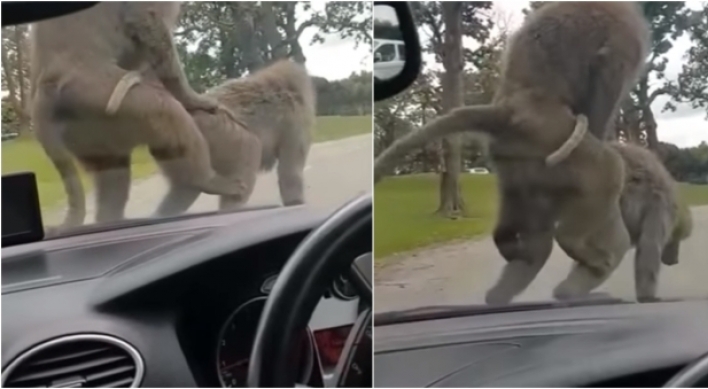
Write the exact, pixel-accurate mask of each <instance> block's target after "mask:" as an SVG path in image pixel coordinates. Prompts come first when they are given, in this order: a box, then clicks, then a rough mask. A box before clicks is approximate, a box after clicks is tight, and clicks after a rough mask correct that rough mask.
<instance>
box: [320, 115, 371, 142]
mask: <svg viewBox="0 0 708 389" xmlns="http://www.w3.org/2000/svg"><path fill="white" fill-rule="evenodd" d="M362 134H371V116H370V115H369V116H320V117H318V118H317V125H316V128H315V140H314V141H315V143H316V142H325V141H328V140H336V139H342V138H347V137H350V136H354V135H362Z"/></svg>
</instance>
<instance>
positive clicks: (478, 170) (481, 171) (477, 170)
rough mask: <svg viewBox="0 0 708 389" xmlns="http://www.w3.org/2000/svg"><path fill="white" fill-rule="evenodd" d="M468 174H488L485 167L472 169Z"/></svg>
mask: <svg viewBox="0 0 708 389" xmlns="http://www.w3.org/2000/svg"><path fill="white" fill-rule="evenodd" d="M468 172H469V173H471V174H489V170H488V169H487V168H485V167H473V168H472V169H470V170H468Z"/></svg>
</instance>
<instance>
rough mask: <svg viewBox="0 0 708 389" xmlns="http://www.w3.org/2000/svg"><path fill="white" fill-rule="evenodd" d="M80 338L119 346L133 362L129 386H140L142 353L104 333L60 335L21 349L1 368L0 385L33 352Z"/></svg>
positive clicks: (142, 367) (143, 365)
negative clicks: (133, 373)
mask: <svg viewBox="0 0 708 389" xmlns="http://www.w3.org/2000/svg"><path fill="white" fill-rule="evenodd" d="M82 340H94V341H101V342H106V343H110V344H112V345H114V346H117V347H120V348H121V349H123V350H125V351H126V352H127V353H128V354H129V355H130V356H131V357H132V358H133V361H134V362H135V378H134V379H133V382H132V383H131V384H130V387H131V388H137V387H139V386H140V384H141V383H142V381H143V378H144V376H145V362H144V361H143V357H142V355H140V352H139V351H138V350H137V349H136V348H135V347H133V345H131V344H130V343H128V342H126V341H125V340H123V339H120V338H118V337H116V336H113V335H105V334H90V333H85V334H73V335H65V336H61V337H59V338H55V339H51V340H48V341H44V342H42V343H39V344H37V345H35V346H33V347H30V348H29V349H27V350H25V351H23V352H22V353H21V354H20V355H19V356H17V357H16V358H15V359H14V360H13V361H12V362H10V363H9V364H8V365H7V367H5V368H4V369H3V372H2V386H5V380H6V379H7V378H8V377H10V375H11V374H12V372H13V371H14V370H15V369H16V368H17V366H19V365H20V364H21V363H22V362H25V361H26V360H27V359H29V358H30V357H31V356H33V355H34V354H36V353H38V352H40V351H44V350H46V349H48V348H50V347H54V346H57V345H60V344H62V343H67V342H75V341H82Z"/></svg>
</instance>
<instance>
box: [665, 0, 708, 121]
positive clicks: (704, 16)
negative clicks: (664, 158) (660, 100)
mask: <svg viewBox="0 0 708 389" xmlns="http://www.w3.org/2000/svg"><path fill="white" fill-rule="evenodd" d="M688 26H689V27H688V33H689V36H690V38H691V48H690V49H689V50H688V53H687V54H686V56H685V58H686V60H687V61H686V63H685V64H684V65H683V69H682V71H681V74H680V75H679V78H678V83H677V85H676V87H675V89H674V90H672V92H673V93H672V94H673V96H674V98H675V100H676V101H678V102H681V103H686V102H689V103H690V104H691V106H692V107H693V108H703V109H705V111H706V118H708V3H705V2H704V3H703V8H702V9H701V10H699V11H694V12H692V13H691V14H690V15H689V23H688ZM668 109H671V110H673V109H675V107H674V106H673V105H669V106H668Z"/></svg>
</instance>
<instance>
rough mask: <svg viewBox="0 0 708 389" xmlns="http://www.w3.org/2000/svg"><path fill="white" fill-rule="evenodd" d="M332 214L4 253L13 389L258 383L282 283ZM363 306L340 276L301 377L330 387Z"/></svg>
mask: <svg viewBox="0 0 708 389" xmlns="http://www.w3.org/2000/svg"><path fill="white" fill-rule="evenodd" d="M326 216H327V215H326V214H323V213H318V212H315V211H313V210H310V209H308V208H306V207H288V208H277V209H264V210H253V211H247V212H236V213H232V214H214V215H211V216H202V217H193V216H192V217H184V218H177V219H176V220H174V221H166V222H160V223H153V224H150V225H138V226H135V227H130V228H122V229H119V230H108V231H103V232H97V233H92V234H85V235H77V236H73V237H65V238H61V239H54V240H48V241H43V242H37V243H33V244H27V245H22V246H16V247H11V248H7V249H3V258H2V270H3V271H2V286H3V291H2V293H3V296H2V303H3V308H2V311H3V312H2V314H3V322H2V336H3V342H2V365H3V386H6V387H28V386H45V387H49V386H57V385H62V386H66V385H68V386H93V387H96V386H109V387H129V386H131V385H136V386H146V387H195V386H206V387H219V386H224V387H234V386H244V385H245V377H246V374H247V368H248V362H249V361H248V358H249V356H250V350H251V347H252V344H253V339H254V336H255V331H256V326H257V324H258V320H259V318H260V313H261V310H262V309H263V304H264V302H265V300H266V298H267V296H268V293H269V292H270V288H272V286H273V284H274V282H275V280H276V278H277V275H278V272H279V271H280V269H281V268H282V266H283V265H284V264H285V262H286V261H287V259H288V258H289V257H290V255H291V253H292V252H293V251H294V250H295V248H296V247H297V245H298V244H299V243H300V242H301V241H302V240H303V239H304V237H305V236H306V235H307V234H308V233H309V232H310V231H311V230H312V229H313V228H315V227H317V226H318V225H319V224H321V223H322V222H323V221H324V220H325V219H326ZM362 246H363V245H362ZM370 250H371V247H368V246H366V247H361V250H360V251H357V252H351V253H346V255H351V256H352V259H353V258H355V257H357V256H359V255H362V254H366V253H367V252H370ZM363 309H364V307H362V306H361V304H360V302H359V298H358V296H357V295H356V293H354V290H353V289H352V285H351V284H350V283H349V282H348V280H347V278H346V276H344V275H342V276H340V277H337V278H336V280H335V281H334V282H333V283H332V285H331V287H329V289H328V290H327V291H326V293H325V294H324V295H323V297H322V299H321V300H320V302H319V304H318V306H317V308H316V309H315V312H314V313H313V315H312V318H311V319H310V322H309V327H308V329H307V331H306V332H305V333H303V334H302V338H301V339H302V342H301V343H300V345H298V347H297V349H296V350H293V354H292V355H293V357H292V360H293V367H292V368H293V370H294V371H297V374H298V375H297V376H298V383H301V384H306V385H309V386H315V387H317V386H319V387H322V386H324V385H326V384H328V382H327V381H328V380H330V379H331V378H332V372H333V371H334V368H335V366H336V364H337V362H338V360H339V358H340V356H341V354H342V348H343V346H344V344H345V341H346V339H347V336H348V335H349V332H350V330H351V328H352V326H353V325H354V323H355V321H356V320H357V317H358V316H359V315H360V313H361V312H362V310H363Z"/></svg>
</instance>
